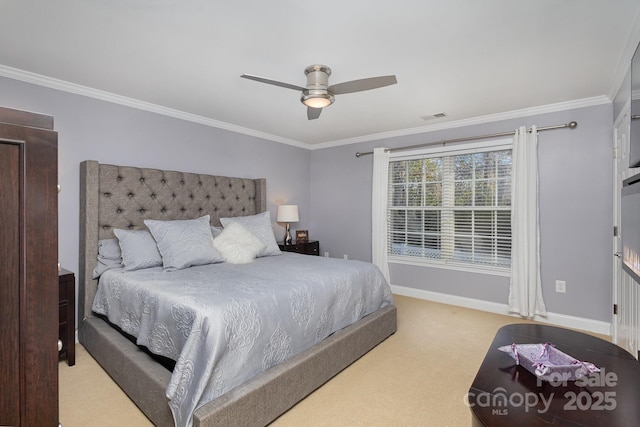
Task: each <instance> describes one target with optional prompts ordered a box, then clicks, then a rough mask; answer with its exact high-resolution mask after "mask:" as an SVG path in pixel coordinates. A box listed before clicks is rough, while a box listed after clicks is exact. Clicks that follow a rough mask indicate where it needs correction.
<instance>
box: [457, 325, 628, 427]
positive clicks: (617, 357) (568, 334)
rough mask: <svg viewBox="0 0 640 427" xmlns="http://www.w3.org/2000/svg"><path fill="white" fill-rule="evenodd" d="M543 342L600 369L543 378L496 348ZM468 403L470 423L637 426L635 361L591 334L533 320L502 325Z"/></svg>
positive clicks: (507, 425)
mask: <svg viewBox="0 0 640 427" xmlns="http://www.w3.org/2000/svg"><path fill="white" fill-rule="evenodd" d="M546 342H550V343H553V344H554V345H555V346H556V348H557V349H558V350H560V351H563V352H564V353H566V354H568V355H570V356H573V357H574V358H576V359H578V360H581V361H587V362H591V363H593V364H595V365H596V366H598V367H599V368H600V369H601V372H600V373H594V374H591V375H590V376H589V377H588V379H586V378H585V379H583V380H580V381H578V382H572V381H565V382H562V381H560V380H558V381H555V382H545V381H541V380H538V378H537V377H536V376H535V375H534V374H532V373H531V372H529V371H527V370H526V369H525V368H524V367H522V366H517V365H516V364H515V361H514V359H513V358H512V357H511V356H510V355H509V354H507V353H504V352H501V351H499V350H498V348H499V347H502V346H504V345H510V344H512V343H516V344H537V343H546ZM468 403H469V406H470V409H471V418H472V426H492V427H493V426H495V427H499V426H505V427H513V426H522V427H524V426H527V427H529V426H551V425H552V426H554V427H559V426H572V427H575V426H590V427H591V426H607V427H613V426H624V427H627V426H640V363H639V362H638V361H637V360H636V359H635V358H634V357H633V356H632V355H631V354H629V353H628V352H627V351H625V350H623V349H622V348H621V347H618V346H617V345H614V344H612V343H610V342H607V341H604V340H602V339H600V338H596V337H593V336H591V335H587V334H584V333H580V332H576V331H572V330H568V329H563V328H558V327H553V326H545V325H538V324H513V325H507V326H504V327H502V328H501V329H500V330H499V331H498V333H497V334H496V336H495V338H494V340H493V342H492V343H491V346H490V347H489V350H488V352H487V355H486V357H485V359H484V361H483V362H482V365H481V366H480V369H479V370H478V373H477V375H476V378H475V379H474V380H473V383H472V384H471V388H470V389H469V394H468Z"/></svg>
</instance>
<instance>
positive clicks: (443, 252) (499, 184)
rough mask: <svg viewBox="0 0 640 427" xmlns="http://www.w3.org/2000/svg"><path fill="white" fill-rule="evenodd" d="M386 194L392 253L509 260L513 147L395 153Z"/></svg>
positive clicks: (504, 263) (496, 262)
mask: <svg viewBox="0 0 640 427" xmlns="http://www.w3.org/2000/svg"><path fill="white" fill-rule="evenodd" d="M388 194H389V200H388V203H387V206H388V208H387V209H388V212H387V214H388V228H387V231H388V253H389V255H390V256H398V257H410V258H412V259H423V260H427V261H428V260H437V261H439V262H453V263H464V264H473V265H484V266H493V267H498V268H500V267H504V268H506V267H509V266H510V263H511V149H510V148H505V146H504V145H501V146H500V147H499V149H498V148H497V147H495V146H494V147H491V146H484V147H482V148H475V149H473V150H467V151H462V150H459V151H452V152H439V153H424V154H421V155H417V156H416V155H412V156H410V157H408V158H399V159H397V160H395V159H391V161H390V163H389V192H388Z"/></svg>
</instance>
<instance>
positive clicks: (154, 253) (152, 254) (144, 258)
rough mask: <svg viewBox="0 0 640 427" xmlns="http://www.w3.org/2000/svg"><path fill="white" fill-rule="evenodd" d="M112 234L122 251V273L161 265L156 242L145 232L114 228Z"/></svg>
mask: <svg viewBox="0 0 640 427" xmlns="http://www.w3.org/2000/svg"><path fill="white" fill-rule="evenodd" d="M113 233H114V234H115V235H116V237H117V238H118V243H119V244H120V249H121V250H122V263H123V264H124V269H123V270H124V271H133V270H140V269H142V268H149V267H157V266H159V265H162V257H161V256H160V252H158V246H156V241H155V240H153V236H152V235H151V233H149V232H148V231H147V230H121V229H118V228H116V229H115V230H113Z"/></svg>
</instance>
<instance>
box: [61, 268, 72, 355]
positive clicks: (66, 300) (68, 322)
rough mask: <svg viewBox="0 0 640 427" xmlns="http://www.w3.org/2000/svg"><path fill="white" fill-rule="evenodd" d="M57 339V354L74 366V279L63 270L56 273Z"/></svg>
mask: <svg viewBox="0 0 640 427" xmlns="http://www.w3.org/2000/svg"><path fill="white" fill-rule="evenodd" d="M58 286H59V288H60V290H59V297H58V312H59V321H58V331H59V332H58V338H59V339H60V341H62V349H61V350H60V351H59V352H58V355H59V356H62V355H63V354H64V355H65V356H66V357H67V364H68V365H69V366H73V365H75V364H76V278H75V275H74V274H73V273H72V272H71V271H69V270H65V269H64V268H62V269H60V271H59V272H58Z"/></svg>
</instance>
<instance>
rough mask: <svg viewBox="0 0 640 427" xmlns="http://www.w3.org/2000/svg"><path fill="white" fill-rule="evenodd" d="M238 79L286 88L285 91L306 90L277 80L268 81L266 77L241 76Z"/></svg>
mask: <svg viewBox="0 0 640 427" xmlns="http://www.w3.org/2000/svg"><path fill="white" fill-rule="evenodd" d="M240 77H243V78H245V79H249V80H255V81H257V82H260V83H267V84H270V85H274V86H280V87H286V88H287V89H293V90H300V91H302V90H305V89H306V88H304V87H302V86H296V85H292V84H289V83H284V82H279V81H277V80H273V79H268V78H266V77H260V76H254V75H252V74H243V75H241V76H240Z"/></svg>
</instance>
